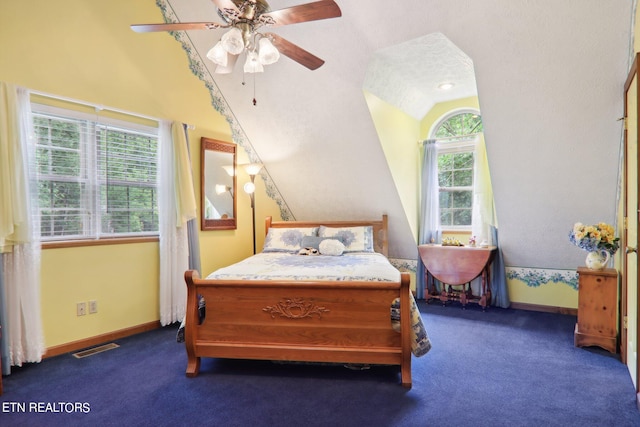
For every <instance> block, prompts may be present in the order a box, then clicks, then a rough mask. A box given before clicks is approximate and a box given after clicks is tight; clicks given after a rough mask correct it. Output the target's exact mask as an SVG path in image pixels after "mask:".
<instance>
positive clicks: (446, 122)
mask: <svg viewBox="0 0 640 427" xmlns="http://www.w3.org/2000/svg"><path fill="white" fill-rule="evenodd" d="M480 133H482V118H481V117H480V115H479V114H477V113H474V112H457V113H454V114H453V115H450V116H449V117H446V118H445V119H443V120H442V121H441V122H440V124H438V125H437V126H436V128H435V132H434V139H435V140H436V146H437V148H438V190H439V197H440V226H441V227H442V228H444V229H463V230H467V229H468V230H470V229H471V223H472V217H473V215H472V214H473V176H474V158H473V153H474V149H475V144H476V142H477V140H478V134H480Z"/></svg>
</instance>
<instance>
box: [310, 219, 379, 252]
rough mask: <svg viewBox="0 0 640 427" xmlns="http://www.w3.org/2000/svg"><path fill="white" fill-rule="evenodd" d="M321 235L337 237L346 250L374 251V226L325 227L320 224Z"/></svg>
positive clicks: (319, 234) (319, 233)
mask: <svg viewBox="0 0 640 427" xmlns="http://www.w3.org/2000/svg"><path fill="white" fill-rule="evenodd" d="M318 236H320V237H335V238H337V239H340V240H341V241H342V243H344V251H345V252H373V227H372V226H370V225H366V226H361V227H325V226H324V225H321V226H320V231H319V232H318Z"/></svg>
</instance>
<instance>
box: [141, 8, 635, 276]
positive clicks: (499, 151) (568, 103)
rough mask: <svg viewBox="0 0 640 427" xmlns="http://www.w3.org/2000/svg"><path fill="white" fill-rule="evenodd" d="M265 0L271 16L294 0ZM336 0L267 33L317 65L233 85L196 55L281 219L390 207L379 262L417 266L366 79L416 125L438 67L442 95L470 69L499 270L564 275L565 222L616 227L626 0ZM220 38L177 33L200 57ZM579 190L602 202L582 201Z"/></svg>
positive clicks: (183, 14) (209, 15) (571, 259)
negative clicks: (325, 12) (274, 194)
mask: <svg viewBox="0 0 640 427" xmlns="http://www.w3.org/2000/svg"><path fill="white" fill-rule="evenodd" d="M167 1H168V2H169V4H170V6H171V11H172V13H174V14H175V16H176V17H177V19H178V20H179V21H181V22H189V21H196V22H197V21H210V20H219V19H218V17H217V14H216V9H215V7H214V6H213V4H212V3H211V1H210V0H167ZM270 3H271V8H272V9H274V10H275V9H280V8H284V7H288V6H292V5H296V4H301V3H303V1H289V0H272V1H271V2H270ZM337 3H338V4H339V6H340V8H341V9H342V17H340V18H336V19H328V20H323V21H314V22H306V23H302V24H295V25H290V26H285V27H278V28H274V29H273V32H275V33H277V34H278V35H280V36H281V37H284V38H286V39H287V40H290V41H291V42H293V43H296V44H298V45H299V46H301V47H302V48H304V49H306V50H308V51H310V52H311V53H313V54H315V55H317V56H319V57H320V58H322V59H324V60H325V61H326V63H325V64H324V65H323V66H322V67H320V68H319V69H318V70H315V71H310V70H308V69H306V68H304V67H302V66H300V65H299V64H297V63H295V62H293V61H291V60H289V59H288V58H283V59H281V60H280V61H279V62H278V63H276V64H273V65H270V66H267V67H266V68H265V72H264V73H262V74H259V75H256V76H255V80H254V76H248V77H247V81H246V84H245V85H242V80H243V75H242V72H241V71H238V72H235V73H233V74H230V75H224V76H221V75H214V74H213V72H214V66H213V64H211V63H210V62H209V61H208V60H206V59H204V60H203V61H202V63H203V64H204V65H205V66H206V67H207V68H208V72H209V73H210V74H211V76H213V77H212V78H213V80H215V84H216V85H217V87H218V88H219V90H220V91H221V92H222V94H223V96H224V100H225V102H226V104H227V105H228V106H229V108H230V110H231V111H232V112H233V117H234V119H235V120H236V121H237V123H238V124H239V126H240V127H241V131H242V132H243V134H244V135H246V138H247V141H248V143H249V144H250V145H251V147H252V148H253V150H254V151H255V154H256V155H257V156H258V157H259V158H260V160H261V161H262V162H263V163H264V164H265V167H266V170H267V172H268V174H269V176H270V177H271V178H272V180H273V182H274V183H275V185H276V186H277V188H278V191H279V192H280V194H281V195H282V197H283V198H284V200H285V201H286V204H287V206H288V207H289V209H290V210H291V212H292V214H293V216H294V217H295V218H296V219H349V218H363V217H368V218H377V217H379V215H380V214H382V213H387V214H388V215H389V219H390V255H391V256H392V257H397V258H408V259H411V258H414V259H415V257H416V247H415V237H414V235H413V232H412V231H411V230H412V229H411V226H410V224H409V223H408V220H407V216H406V214H405V212H404V210H403V207H402V203H401V201H400V198H399V195H398V189H397V188H396V187H395V183H394V180H393V177H392V174H391V171H390V170H389V166H388V163H387V161H386V158H385V155H384V152H383V150H382V147H381V145H380V141H379V140H378V136H377V133H376V129H375V126H374V123H373V122H372V119H371V114H370V112H369V110H368V107H367V103H366V101H365V98H364V96H363V87H365V86H366V87H367V88H370V90H371V91H372V92H374V93H377V94H379V95H378V96H380V97H381V98H383V99H385V100H387V102H389V103H392V104H395V105H397V106H399V107H400V108H402V109H403V110H405V111H406V112H407V113H408V114H410V115H411V116H413V117H416V118H421V117H422V116H423V115H424V113H425V111H427V110H428V109H429V108H430V105H432V104H433V103H435V102H438V101H440V100H441V99H442V98H441V96H444V95H443V94H441V93H439V92H433V86H434V85H435V84H436V83H439V81H440V79H441V77H440V76H438V77H435V76H433V75H432V71H438V72H443V71H444V72H445V73H448V74H447V76H446V77H447V78H451V79H456V80H457V81H456V82H454V83H456V86H455V87H454V90H456V89H455V88H457V90H463V88H464V87H465V84H464V83H465V82H470V81H471V80H472V78H471V75H470V73H469V72H470V71H471V70H472V69H474V70H475V80H476V82H477V88H478V89H477V91H478V96H479V99H480V107H481V110H482V116H483V122H484V124H485V140H486V141H487V150H488V154H489V163H490V168H491V175H492V179H493V185H494V191H495V199H496V210H497V215H498V220H499V222H500V223H499V225H500V232H501V245H502V246H503V249H504V251H505V260H506V262H507V264H508V265H517V266H530V267H536V266H547V267H558V268H569V267H571V268H574V267H575V265H576V264H575V263H576V262H578V260H579V258H580V257H581V256H582V255H581V254H580V251H575V255H573V253H574V252H571V251H570V250H565V249H569V248H568V247H567V248H565V247H564V245H567V243H566V232H567V227H570V226H571V225H572V223H573V222H575V221H577V220H580V219H582V220H583V221H584V222H588V221H591V220H592V219H591V218H590V217H593V220H600V219H603V220H608V221H613V220H614V211H615V203H616V202H615V194H616V191H615V189H616V183H617V181H616V179H617V164H618V151H617V146H618V143H619V140H620V135H621V130H620V124H619V122H616V120H615V119H616V118H618V117H620V116H621V114H622V103H621V100H622V95H621V94H622V88H623V84H624V80H625V77H626V74H627V70H628V65H629V51H628V50H629V39H630V31H629V29H630V25H631V16H632V5H631V2H629V1H628V0H610V1H607V2H603V1H601V0H563V1H561V2H559V1H557V0H537V1H535V2H532V1H524V0H522V1H514V0H401V1H396V2H389V1H386V0H367V1H346V0H337ZM223 32H224V30H212V31H190V32H188V34H187V35H188V38H189V40H190V41H191V42H192V43H193V45H194V46H195V47H196V49H197V51H198V52H199V54H200V57H201V58H205V54H206V52H207V51H208V49H209V48H210V47H211V46H213V45H214V44H215V43H216V41H217V40H218V39H219V38H220V36H221V35H222V33H223ZM154 36H157V35H154V34H147V35H142V36H141V37H154ZM445 37H446V38H445ZM447 40H448V41H447ZM407 52H409V53H407ZM443 52H446V53H447V55H446V56H442V55H438V53H443ZM463 52H464V53H463ZM451 53H453V55H450V54H451ZM434 55H435V57H434ZM452 58H453V59H452ZM472 63H473V65H472ZM400 64H406V65H407V66H401V65H400ZM238 65H241V64H238ZM470 90H471V89H466V90H465V91H464V92H461V96H462V95H463V94H464V96H467V94H468V93H469V92H468V91H470ZM450 93H451V94H452V93H455V92H450ZM254 96H255V98H256V99H257V105H256V106H254V105H252V102H251V101H252V99H253V98H254ZM400 142H401V141H399V142H398V143H400ZM405 143H411V144H413V145H414V146H415V140H413V141H409V142H407V141H405ZM576 153H580V158H581V163H582V164H591V163H593V164H595V165H600V166H601V167H599V168H598V174H593V173H590V172H589V171H588V170H586V169H585V168H583V167H579V166H578V164H577V163H576V159H575V156H576ZM407 162H408V163H407V164H408V165H414V164H415V162H416V159H415V158H410V159H407ZM603 166H604V167H603ZM567 176H571V177H572V179H571V180H567ZM585 186H586V187H589V188H593V189H595V191H599V192H601V194H602V195H603V196H601V197H598V198H595V199H592V198H584V197H581V195H580V193H581V192H582V191H583V188H585ZM522 224H527V227H523V226H522ZM539 230H545V233H544V235H543V234H542V233H540V231H539ZM522 242H526V243H527V244H526V245H523V244H522ZM580 262H582V260H581V261H580Z"/></svg>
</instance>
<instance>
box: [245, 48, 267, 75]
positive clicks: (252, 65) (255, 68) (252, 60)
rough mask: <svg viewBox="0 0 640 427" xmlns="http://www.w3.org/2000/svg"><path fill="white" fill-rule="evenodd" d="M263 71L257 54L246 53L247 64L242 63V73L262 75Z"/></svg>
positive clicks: (252, 52) (253, 52)
mask: <svg viewBox="0 0 640 427" xmlns="http://www.w3.org/2000/svg"><path fill="white" fill-rule="evenodd" d="M263 71H264V67H263V66H262V64H261V63H260V61H259V60H258V54H257V53H256V52H255V51H253V50H252V51H250V52H248V53H247V62H245V63H244V72H245V73H262V72H263Z"/></svg>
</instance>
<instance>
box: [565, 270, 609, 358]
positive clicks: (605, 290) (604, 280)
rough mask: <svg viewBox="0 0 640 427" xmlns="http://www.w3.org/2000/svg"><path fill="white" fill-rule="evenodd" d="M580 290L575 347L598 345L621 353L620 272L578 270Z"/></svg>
mask: <svg viewBox="0 0 640 427" xmlns="http://www.w3.org/2000/svg"><path fill="white" fill-rule="evenodd" d="M578 287H579V288H578V323H576V328H575V331H574V338H573V341H574V344H575V346H576V347H585V346H592V345H595V346H598V347H602V348H604V349H605V350H608V351H610V352H611V353H617V352H618V351H617V348H618V327H617V324H618V323H617V322H618V272H617V271H616V270H615V269H613V268H605V269H604V270H590V269H588V268H586V267H578Z"/></svg>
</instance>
